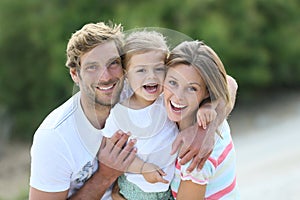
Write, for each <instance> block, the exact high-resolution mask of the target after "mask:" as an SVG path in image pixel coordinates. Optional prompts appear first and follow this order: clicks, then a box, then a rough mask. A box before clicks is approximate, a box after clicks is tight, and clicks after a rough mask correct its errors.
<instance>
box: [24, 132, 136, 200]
mask: <svg viewBox="0 0 300 200" xmlns="http://www.w3.org/2000/svg"><path fill="white" fill-rule="evenodd" d="M128 137H129V136H128V135H127V134H124V133H121V132H117V133H116V134H114V135H113V137H112V138H111V139H106V138H103V140H102V143H101V146H100V150H99V155H98V162H99V167H98V170H97V171H96V172H95V173H94V174H93V176H92V177H91V178H90V179H89V180H88V181H87V182H86V183H85V184H84V186H83V187H82V188H80V190H78V191H77V192H76V193H75V194H74V195H73V196H71V197H70V198H69V199H70V200H79V199H89V200H94V199H95V200H99V199H101V197H102V196H103V195H104V193H105V192H106V190H107V189H108V188H109V187H110V186H111V184H112V183H113V182H114V181H115V180H116V179H117V178H118V177H119V176H120V175H122V174H123V173H124V171H126V170H127V168H128V166H129V165H130V164H131V162H132V161H133V159H134V158H135V154H136V149H134V144H135V142H134V141H132V140H130V141H129V142H128V144H127V145H126V146H125V147H124V148H123V149H122V147H123V146H124V145H125V144H126V141H127V140H128ZM67 195H68V190H66V191H63V192H43V191H40V190H37V189H35V188H30V194H29V199H30V200H40V199H43V200H53V199H56V200H66V199H67Z"/></svg>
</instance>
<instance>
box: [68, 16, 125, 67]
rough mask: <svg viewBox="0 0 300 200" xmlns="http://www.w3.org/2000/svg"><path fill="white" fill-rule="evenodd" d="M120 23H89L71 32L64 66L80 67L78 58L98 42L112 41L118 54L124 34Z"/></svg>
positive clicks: (121, 50)
mask: <svg viewBox="0 0 300 200" xmlns="http://www.w3.org/2000/svg"><path fill="white" fill-rule="evenodd" d="M122 31H123V27H122V26H121V24H118V25H117V24H112V23H109V24H105V23H103V22H99V23H89V24H86V25H84V26H83V27H82V28H81V29H80V30H78V31H76V32H75V33H74V34H72V36H71V38H70V40H69V42H68V45H67V50H66V51H67V61H66V66H67V67H69V68H78V69H79V67H80V58H81V56H82V55H83V54H85V53H87V52H89V51H90V50H92V49H93V48H95V47H96V46H98V45H99V44H102V43H104V42H107V41H114V42H115V44H116V47H117V49H118V51H119V54H120V55H122V53H123V45H124V35H123V33H122Z"/></svg>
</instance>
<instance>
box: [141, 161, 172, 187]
mask: <svg viewBox="0 0 300 200" xmlns="http://www.w3.org/2000/svg"><path fill="white" fill-rule="evenodd" d="M142 174H143V176H144V178H145V179H146V181H148V182H149V183H158V182H161V183H166V184H168V183H169V181H167V180H166V179H164V178H163V176H166V175H167V174H166V173H165V172H164V171H163V170H162V169H160V168H158V167H157V166H156V165H154V164H151V163H145V165H144V166H143V173H142Z"/></svg>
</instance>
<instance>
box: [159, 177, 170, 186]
mask: <svg viewBox="0 0 300 200" xmlns="http://www.w3.org/2000/svg"><path fill="white" fill-rule="evenodd" d="M157 182H161V183H165V184H168V183H169V181H167V180H166V179H164V178H163V177H161V176H160V177H159V178H157Z"/></svg>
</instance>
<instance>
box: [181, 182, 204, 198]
mask: <svg viewBox="0 0 300 200" xmlns="http://www.w3.org/2000/svg"><path fill="white" fill-rule="evenodd" d="M205 191H206V185H200V184H196V183H193V182H192V181H189V180H188V181H183V180H181V182H180V186H179V189H178V193H177V197H176V200H201V199H204V197H205Z"/></svg>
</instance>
